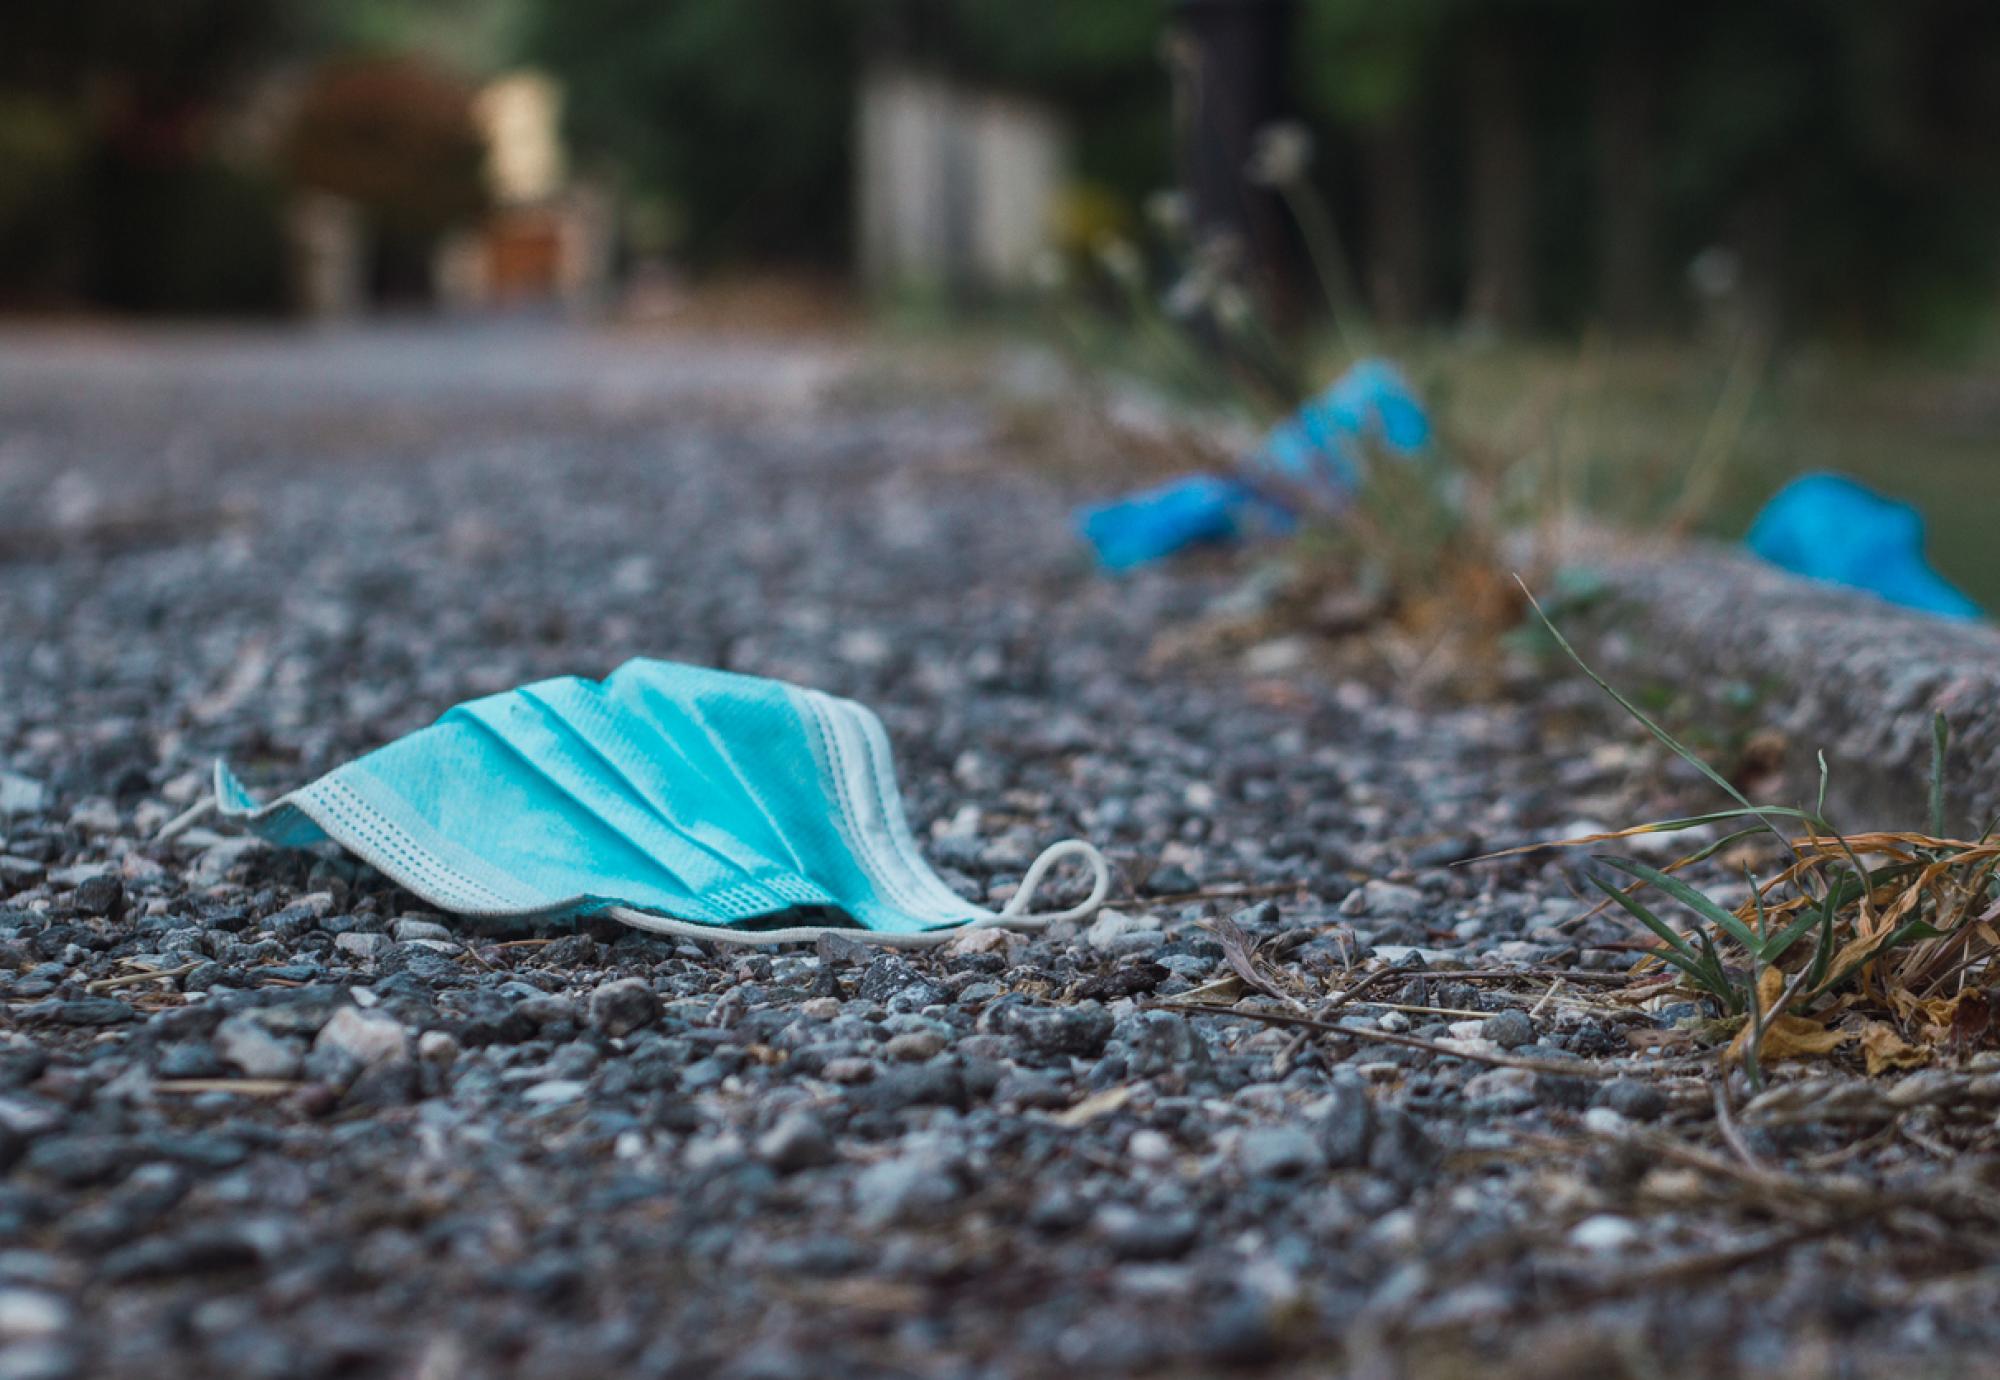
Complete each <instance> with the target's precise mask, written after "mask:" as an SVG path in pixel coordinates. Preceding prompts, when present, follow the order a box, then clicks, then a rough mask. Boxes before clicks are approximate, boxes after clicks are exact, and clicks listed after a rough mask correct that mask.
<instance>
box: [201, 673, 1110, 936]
mask: <svg viewBox="0 0 2000 1380" xmlns="http://www.w3.org/2000/svg"><path fill="white" fill-rule="evenodd" d="M215 791H216V805H217V806H218V807H219V808H220V810H221V811H222V813H223V814H225V815H229V816H234V817H239V818H241V819H242V820H244V821H245V822H246V823H247V824H248V825H249V827H250V828H251V829H253V830H255V831H256V832H257V833H258V834H260V835H262V836H263V837H264V838H266V839H269V840H270V841H271V842H273V843H276V844H279V845H281V846H288V847H302V846H308V845H312V844H316V843H321V842H324V841H325V840H327V839H332V840H333V841H335V842H337V843H339V844H341V845H342V846H343V847H345V848H346V849H347V850H348V851H350V852H352V853H353V854H355V855H356V856H357V857H359V858H361V859H362V860H364V861H366V862H368V863H370V864H372V865H374V867H376V868H377V869H378V870H379V871H381V872H382V873H383V874H385V875H386V876H388V877H390V878H392V879H394V880H395V881H397V882H399V883H401V884H402V885H403V886H405V887H407V888H408V889H409V890H411V891H413V892H415V893H416V894H417V895H418V896H421V897H422V898H424V900H426V901H428V902H430V903H431V904H432V905H435V906H438V907H440V908H442V909H444V910H448V911H452V912H455V913H457V914H460V915H468V916H483V917H536V918H544V917H546V918H555V917H564V916H582V915H591V914H603V915H609V916H611V917H614V918H616V919H618V920H622V921H624V922H625V923H626V924H629V925H633V926H636V927H638V928H640V929H646V930H654V931H657V932H660V933H665V934H678V935H690V936H695V937H699V938H705V939H721V940H734V941H738V942H743V943H753V944H768V943H778V942H783V941H787V940H799V939H810V938H814V937H816V936H817V935H819V934H820V933H823V932H825V931H827V930H829V929H842V930H847V931H849V932H852V931H853V927H854V926H856V925H858V926H860V927H861V928H862V929H863V930H866V931H873V932H874V933H875V934H876V935H878V936H881V937H882V938H883V940H884V941H885V942H894V943H905V944H912V943H914V944H921V943H925V942H936V941H940V940H944V939H948V938H950V937H951V933H952V932H953V931H954V930H957V929H959V928H962V927H966V926H980V925H1006V926H1012V927H1021V928H1037V927H1040V926H1045V925H1047V924H1050V923H1052V922H1053V921H1056V920H1065V919H1081V918H1083V917H1086V916H1088V915H1090V914H1092V913H1093V912H1094V911H1096V909H1097V908H1098V907H1099V906H1100V905H1101V904H1102V903H1103V900H1104V896H1105V893H1106V892H1107V891H1108V890H1109V887H1110V874H1109V869H1108V868H1107V867H1106V865H1105V862H1104V858H1103V856H1102V855H1101V854H1099V853H1098V851H1097V850H1096V849H1095V848H1093V847H1091V846H1090V845H1089V844H1088V843H1084V842H1082V841H1081V840H1076V839H1071V840H1068V841H1065V842H1062V843H1058V844H1056V845H1054V846H1053V847H1051V848H1049V849H1048V850H1047V851H1045V852H1044V853H1043V854H1042V855H1041V857H1039V858H1037V859H1036V860H1035V863H1034V866H1032V867H1031V868H1029V869H1028V873H1027V875H1026V876H1025V877H1024V878H1023V879H1022V882H1021V886H1020V888H1019V890H1018V891H1016V892H1015V894H1014V896H1013V898H1012V899H1011V900H1010V901H1009V902H1008V903H1007V906H1006V908H1005V909H1003V910H1000V911H989V910H984V909H981V908H980V907H978V906H975V905H973V904H971V903H970V902H968V901H965V900H963V899H961V898H960V897H959V896H957V895H956V894H954V893H953V892H952V891H951V889H950V888H948V887H947V886H945V884H944V883H943V882H942V881H941V880H940V879H939V878H938V876H937V874H936V873H934V872H933V871H932V870H931V869H930V867H929V866H928V865H927V864H926V863H925V862H924V860H923V858H922V856H921V855H920V854H919V853H918V852H917V847H916V842H915V840H914V839H913V838H912V837H911V835H910V828H909V824H908V823H907V821H906V820H905V818H904V814H903V805H902V800H901V798H900V797H899V795H898V793H897V789H896V778H895V772H894V767H893V764H892V762H891V760H890V755H889V739H888V735H887V734H886V733H884V732H883V729H882V723H881V720H879V719H877V718H876V717H875V715H874V714H873V713H872V712H870V711H869V710H868V709H867V708H865V707H863V706H862V705H859V704H856V703H854V702H853V701H851V700H844V699H836V698H835V697H833V696H831V695H826V694H822V693H820V692H819V691H816V690H807V689H801V688H799V687H797V686H792V685H786V684H784V683H782V682H779V681H773V680H764V679H760V678H758V677H754V676H743V675H735V674H731V673H729V672H725V671H712V670H707V669H704V668H701V667H696V666H683V665H678V664H675V663H672V662H665V661H644V660H640V661H630V662H627V663H626V664H625V665H624V666H622V667H620V668H619V669H618V670H617V671H614V672H613V673H612V674H611V675H610V676H608V677H607V678H606V679H604V680H603V681H602V682H598V681H589V680H582V679H578V678H576V677H564V678H561V679H557V680H545V681H539V682H537V683H535V684H533V685H527V686H523V687H522V688H520V689H518V690H511V691H508V692H507V693H505V694H499V695H489V696H487V697H486V698H484V699H477V700H472V701H470V702H468V703H466V704H461V705H459V706H457V707H456V708H454V709H452V710H450V711H448V712H447V713H446V714H445V715H444V717H443V718H441V719H439V720H438V721H437V722H436V723H435V724H433V725H431V726H430V727H429V728H425V729H421V730H419V731H417V732H415V733H412V734H410V735H409V736H407V737H404V738H400V739H398V740H396V741H395V742H393V743H390V744H389V745H388V746H386V747H382V748H378V749H377V750H375V751H374V752H371V753H369V754H368V755H367V756H365V757H362V758H359V759H357V760H355V761H353V762H350V763H348V764H347V765H346V766H343V767H341V768H339V769H338V770H336V771H333V772H330V773H328V774H327V775H325V776H323V777H321V778H320V779H319V780H317V781H315V782H313V783H312V784H311V785H308V786H302V787H300V788H299V789H298V790H295V791H292V792H290V793H289V794H286V795H284V796H281V797H279V798H278V799H277V800H274V801H272V802H271V803H270V804H268V805H261V806H260V805H259V804H257V802H256V801H255V800H254V799H252V798H251V796H250V794H249V792H248V791H246V790H245V789H244V788H243V786H242V785H241V783H239V782H238V781H237V780H236V778H235V777H234V776H233V775H231V774H230V772H229V769H228V767H227V766H226V765H225V764H223V763H221V762H218V763H216V769H215ZM1066 857H1077V858H1081V859H1082V860H1084V861H1085V862H1086V863H1088V864H1089V866H1090V868H1091V871H1092V873H1093V878H1092V886H1091V891H1090V895H1089V897H1088V898H1087V899H1086V900H1085V901H1084V902H1083V903H1082V904H1081V905H1078V906H1074V907H1071V908H1070V909H1068V910H1063V911H1058V912H1055V913H1053V914H1048V913H1044V914H1040V915H1035V916H1029V915H1027V914H1026V913H1025V912H1026V909H1027V906H1028V904H1029V902H1030V900H1031V899H1032V897H1033V895H1034V893H1035V890H1036V888H1037V886H1038V885H1039V884H1040V883H1041V881H1042V878H1043V876H1044V875H1045V874H1046V873H1047V871H1048V869H1049V867H1050V865H1051V864H1053V863H1055V862H1058V861H1060V860H1061V859H1063V858H1066ZM816 911H817V912H818V913H817V915H815V912H816ZM801 912H803V913H804V916H805V917H809V918H812V919H813V920H814V921H815V923H810V924H788V923H786V922H787V921H794V920H798V919H800V918H801V915H800V913H801ZM892 937H893V938H892Z"/></svg>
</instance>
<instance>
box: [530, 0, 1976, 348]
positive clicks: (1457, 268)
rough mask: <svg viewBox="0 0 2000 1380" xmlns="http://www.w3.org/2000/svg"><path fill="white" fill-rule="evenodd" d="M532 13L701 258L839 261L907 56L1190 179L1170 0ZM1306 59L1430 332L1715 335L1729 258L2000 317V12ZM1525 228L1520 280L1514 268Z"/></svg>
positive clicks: (1346, 176)
mask: <svg viewBox="0 0 2000 1380" xmlns="http://www.w3.org/2000/svg"><path fill="white" fill-rule="evenodd" d="M523 3H524V4H526V6H527V12H526V16H525V18H526V24H525V28H524V34H525V37H526V42H525V44H524V47H523V53H524V55H525V56H527V57H529V58H531V59H533V60H535V61H539V62H542V63H545V64H547V65H549V66H550V67H552V68H553V69H554V70H556V71H557V72H558V74H560V75H561V76H563V77H564V78H565V79H566V80H567V83H568V88H569V91H570V98H571V109H572V115H573V118H574V132H575V134H576V135H577V137H578V138H579V140H581V141H582V142H583V143H585V144H586V145H588V146H590V147H594V148H596V149H597V150H599V151H600V152H601V153H603V154H604V155H605V156H607V157H610V158H613V159H615V160H616V161H617V162H618V163H619V164H620V165H621V166H623V167H624V168H625V169H626V170H627V172H628V173H629V174H630V176H631V177H632V179H633V181H634V183H635V184H636V185H637V186H638V187H639V188H641V189H643V190H646V191H651V192H660V193H665V194H668V195H671V196H672V197H673V198H675V199H676V201H677V202H678V203H679V205H680V208H681V213H682V214H681V217H680V219H681V222H682V223H683V224H684V225H685V226H686V228H687V235H688V242H687V246H686V247H687V248H689V249H690V250H691V251H692V252H693V253H694V254H695V255H696V256H697V257H715V256H720V255H726V254H728V253H731V252H737V253H769V252H787V251H789V252H795V253H807V254H810V253H813V252H815V251H817V252H819V253H821V254H826V253H830V252H834V251H837V250H838V249H839V247H840V246H841V245H842V244H843V242H844V239H845V234H846V227H847V201H846V194H847V171H848V134H849V125H850V123H851V94H852V83H853V81H854V78H855V76H856V74H857V72H858V71H859V70H860V69H861V68H862V67H863V66H864V65H865V64H866V63H867V62H869V61H872V60H875V59H877V58H888V59H896V58H901V59H904V60H910V61H916V62H920V63H923V64H926V65H930V66H933V67H937V68H941V69H944V70H948V71H953V72H957V73H959V74H961V75H962V76H964V77H965V78H966V79H968V80H971V81H974V82H984V83H993V84H998V85H1002V86H1006V87H1011V88H1017V89H1023V90H1027V91H1030V92H1035V93H1039V94H1041V95H1043V96H1044V97H1046V98H1048V99H1049V100H1051V101H1052V102H1054V103H1055V104H1056V105H1058V106H1059V107H1060V108H1062V109H1063V110H1064V111H1065V112H1066V113H1067V114H1068V115H1069V116H1070V118H1071V123H1072V127H1073V129H1074V130H1075V131H1076V133H1077V138H1078V143H1079V147H1078V150H1077V166H1076V169H1075V171H1076V173H1077V176H1078V177H1079V179H1081V180H1084V181H1087V182H1088V183H1090V184H1092V185H1093V186H1098V187H1102V188H1107V189H1110V190H1112V191H1114V192H1116V193H1118V194H1120V195H1122V196H1123V197H1125V198H1126V199H1127V200H1128V201H1129V202H1132V203H1135V204H1136V202H1137V201H1138V200H1139V199H1140V198H1141V197H1142V196H1143V194H1144V193H1145V192H1146V191H1147V190H1150V189H1152V188H1155V187H1159V186H1163V185H1166V184H1168V183H1169V182H1171V181H1172V175H1173V161H1172V156H1171V147H1170V142H1171V133H1172V119H1171V114H1170V92H1169V83H1168V80H1167V77H1166V75H1165V73H1164V70H1163V66H1162V63H1161V60H1160V49H1161V42H1162V35H1163V32H1164V27H1165V22H1166V20H1167V17H1168V15H1169V13H1170V11H1171V8H1172V6H1171V5H1170V4H1168V3H1166V2H1165V0H1093V3H1090V4H1079V3H1075V0H677V3H675V4H673V5H671V6H664V7H662V6H655V5H650V4H647V3H644V0H523ZM1293 54H1294V59H1293V64H1292V70H1291V72H1290V74H1289V79H1290V82H1291V88H1292V94H1293V97H1294V99H1295V102H1296V104H1297V106H1298V108H1299V110H1300V113H1301V114H1302V115H1303V116H1304V117H1306V118H1307V119H1308V120H1309V121H1310V122H1311V123H1312V124H1313V126H1314V127H1315V129H1316V131H1317V133H1318V134H1319V136H1320V149H1321V155H1322V156H1321V161H1320V166H1319V168H1318V170H1317V172H1316V176H1317V177H1318V178H1319V179H1320V181H1321V182H1322V183H1323V185H1324V190H1325V192H1326V194H1327V195H1328V198H1329V200H1330V201H1331V203H1332V204H1333V205H1334V206H1335V207H1336V208H1337V210H1338V212H1339V215H1340V217H1341V219H1342V221H1343V222H1353V224H1352V225H1351V226H1348V225H1344V226H1343V229H1344V230H1345V231H1347V232H1348V233H1347V235H1346V237H1347V238H1348V239H1349V240H1350V242H1351V243H1353V244H1355V245H1357V246H1359V252H1360V257H1361V259H1362V260H1363V264H1362V267H1363V270H1364V274H1363V276H1364V277H1365V276H1367V268H1368V261H1370V260H1374V261H1376V262H1378V263H1379V262H1384V261H1387V260H1389V259H1392V258H1398V257H1400V260H1401V271H1402V272H1404V273H1405V275H1406V276H1414V278H1415V279H1417V281H1414V282H1411V283H1408V284H1405V285H1404V291H1405V295H1407V296H1408V297H1409V298H1410V299H1411V300H1412V301H1413V303H1414V310H1413V311H1411V312H1410V313H1409V315H1410V316H1411V317H1412V318H1413V319H1419V320H1421V319H1438V318H1440V317H1449V316H1452V315H1455V314H1456V312H1457V310H1458V307H1459V304H1460V303H1462V302H1464V301H1466V300H1467V298H1468V297H1469V296H1471V295H1473V294H1474V292H1475V288H1476V286H1477V283H1478V281H1479V280H1480V279H1481V277H1482V275H1485V276H1486V277H1488V278H1490V277H1491V276H1492V275H1494V274H1512V275H1515V276H1518V277H1520V278H1522V279H1523V280H1524V281H1522V282H1520V283H1516V284H1503V285H1502V286H1504V287H1508V288H1509V290H1510V292H1509V295H1510V297H1511V298H1518V299H1519V300H1521V301H1522V302H1524V303H1525V304H1526V306H1525V309H1524V310H1523V311H1522V312H1520V313H1519V315H1518V316H1517V317H1515V318H1510V319H1508V320H1505V321H1502V322H1501V323H1500V324H1503V325H1517V326H1526V327H1535V326H1541V327H1548V326H1573V325H1576V324H1581V323H1583V322H1587V321H1590V320H1593V319H1598V318H1599V317H1601V316H1609V317H1611V318H1613V319H1614V320H1616V321H1617V322H1618V323H1619V324H1625V325H1632V326H1636V327H1640V328H1654V329H1658V328H1668V327H1672V326H1675V325H1684V324H1686V323H1687V321H1688V320H1689V319H1690V316H1691V301H1692V298H1693V294H1692V293H1691V292H1690V289H1689V285H1688V282H1687V280H1686V277H1685V274H1686V270H1687V267H1688V265H1689V264H1690V263H1691V262H1692V261H1693V260H1694V258H1695V257H1696V256H1697V255H1698V254H1700V253H1701V252H1702V251H1703V250H1704V249H1708V248H1711V247H1721V248H1723V249H1725V250H1727V251H1728V256H1729V257H1728V260H1727V266H1728V267H1730V268H1732V269H1733V270H1734V278H1735V281H1734V282H1733V284H1724V285H1725V286H1732V287H1733V289H1734V290H1735V292H1736V293H1737V295H1738V296H1739V297H1740V298H1742V299H1743V300H1744V302H1745V304H1746V306H1747V308H1749V309H1756V310H1761V311H1764V312H1766V313H1767V314H1769V315H1770V316H1772V317H1774V318H1776V319H1780V320H1783V321H1785V322H1787V323H1790V324H1795V325H1797V326H1799V327H1802V328H1807V329H1812V330H1815V331H1821V332H1827V331H1830V332H1834V333H1841V332H1849V333H1854V334H1861V333H1864V332H1868V333H1876V332H1881V331H1885V330H1887V331H1894V332H1899V333H1902V334H1905V335H1918V336H1924V337H1928V338H1932V339H1947V340H1949V339H1962V338H1964V337H1966V336H1968V335H1969V334H1971V333H1972V331H1973V330H1975V329H1977V327H1978V326H1979V325H1980V324H1981V323H1983V322H1985V321H1986V320H1987V319H1988V318H1989V317H1990V316H1991V313H1992V307H1993V304H1994V301H1995V292H1994V278H1995V270H1996V261H2000V250H1996V247H1995V240H1994V236H1993V234H1992V227H1993V225H1994V224H1995V223H1996V221H1997V220H2000V5H1994V4H1992V3H1991V0H1899V3H1897V4H1894V5H1885V4H1881V3H1879V0H1760V3H1758V4H1754V5H1744V4H1741V3H1735V2H1734V0H1620V3H1619V4H1616V5H1606V4H1603V3H1600V0H1397V3H1394V4H1384V3H1381V0H1300V3H1299V5H1298V16H1297V28H1296V40H1295V42H1294V44H1293ZM1496 55H1498V56H1497V57H1496ZM1496 63H1499V64H1501V66H1502V68H1503V70H1502V72H1501V76H1502V77H1503V78H1504V79H1503V80H1484V81H1482V80H1479V79H1477V78H1479V77H1480V76H1481V74H1482V73H1483V74H1486V75H1488V76H1490V75H1491V74H1492V72H1493V70H1494V67H1495V64H1496ZM1494 128H1504V129H1508V130H1518V132H1519V134H1520V138H1519V139H1518V140H1517V141H1516V142H1515V144H1514V145H1509V144H1507V143H1506V141H1505V140H1500V141H1493V140H1482V138H1481V135H1482V133H1483V132H1486V131H1490V130H1492V129H1494ZM1493 157H1501V158H1512V159H1513V160H1514V161H1512V162H1510V163H1505V164H1502V165H1499V166H1498V167H1497V168H1494V167H1489V168H1487V169H1485V170H1484V171H1485V172H1486V173H1488V174H1490V175H1489V176H1488V178H1487V181H1486V183H1485V184H1484V185H1486V186H1487V187H1489V188H1490V187H1493V186H1496V185H1497V186H1499V187H1501V188H1503V189H1507V188H1512V189H1514V191H1513V194H1512V195H1510V196H1504V197H1501V198H1498V199H1495V198H1492V197H1490V196H1489V197H1487V198H1486V199H1485V200H1482V199H1481V197H1480V196H1479V195H1478V194H1477V192H1476V191H1475V190H1474V188H1475V187H1476V186H1478V185H1479V178H1480V175H1481V171H1482V170H1481V168H1480V167H1479V166H1478V165H1479V163H1480V161H1481V160H1482V159H1488V158H1493ZM1496 216H1499V217H1514V218H1518V219H1519V220H1521V221H1522V222H1523V224H1522V226H1521V227H1520V232H1519V234H1518V236H1516V238H1517V239H1520V240H1524V241H1525V242H1527V243H1528V245H1529V246H1530V248H1529V251H1528V253H1527V254H1526V255H1525V256H1524V257H1521V256H1517V257H1520V260H1521V261H1519V262H1507V261H1501V262H1498V263H1496V262H1492V261H1491V260H1490V255H1491V254H1492V252H1493V250H1492V245H1493V244H1494V243H1495V242H1496V241H1495V240H1494V239H1493V237H1491V236H1483V235H1482V230H1483V229H1484V228H1485V226H1484V222H1485V221H1488V220H1491V219H1492V218H1493V217H1496ZM1497 242H1498V243H1499V244H1500V245H1501V246H1502V247H1503V248H1504V246H1505V245H1506V244H1507V243H1508V241H1507V239H1506V237H1505V236H1504V235H1503V236H1502V237H1500V239H1499V240H1498V241H1497ZM1482 256H1489V257H1487V258H1482ZM1712 286H1713V285H1712Z"/></svg>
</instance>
